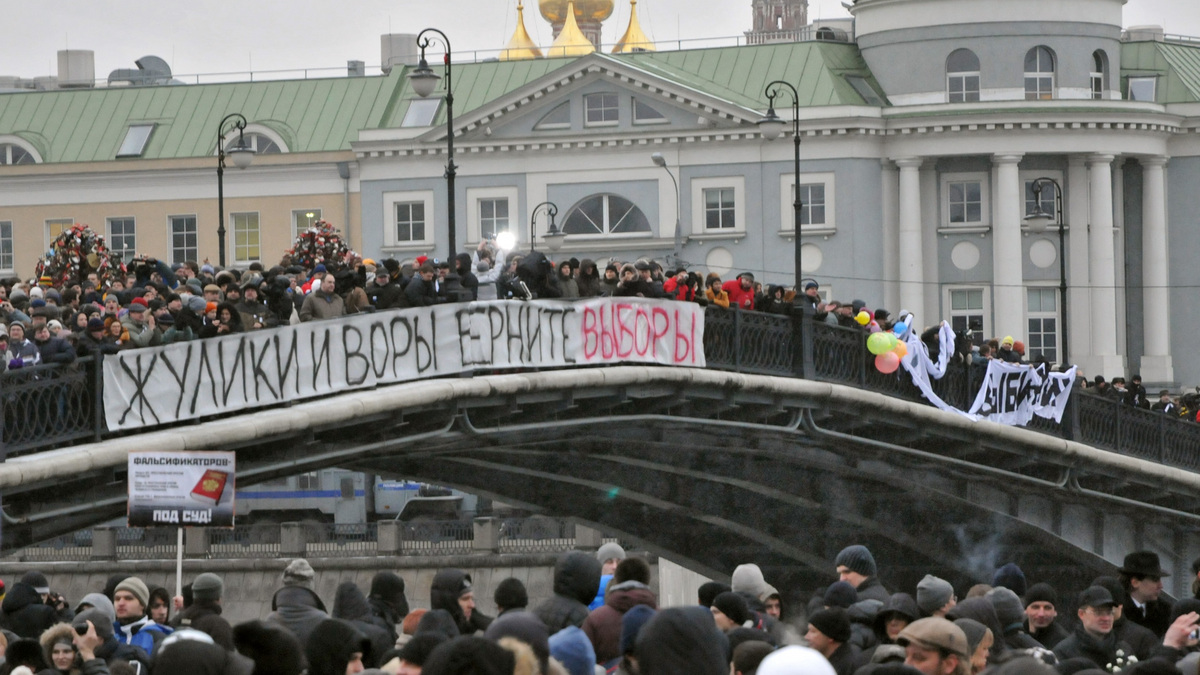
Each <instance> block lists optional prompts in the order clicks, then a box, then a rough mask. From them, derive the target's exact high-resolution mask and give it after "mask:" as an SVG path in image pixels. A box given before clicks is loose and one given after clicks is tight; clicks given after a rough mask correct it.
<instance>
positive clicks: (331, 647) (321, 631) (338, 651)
mask: <svg viewBox="0 0 1200 675" xmlns="http://www.w3.org/2000/svg"><path fill="white" fill-rule="evenodd" d="M370 650H371V641H370V640H368V639H367V638H366V637H365V636H364V635H363V634H362V633H360V632H358V630H356V629H355V628H354V626H352V625H351V624H349V623H347V622H345V621H341V620H339V619H325V620H324V621H322V622H321V623H319V624H317V625H316V627H315V628H314V629H313V632H312V635H311V636H310V637H309V639H308V642H307V643H306V644H305V646H304V655H305V656H306V657H307V658H308V675H345V673H346V664H347V663H349V662H350V656H351V655H353V654H354V652H361V653H362V654H363V655H364V657H365V656H366V655H367V654H368V653H369V652H370Z"/></svg>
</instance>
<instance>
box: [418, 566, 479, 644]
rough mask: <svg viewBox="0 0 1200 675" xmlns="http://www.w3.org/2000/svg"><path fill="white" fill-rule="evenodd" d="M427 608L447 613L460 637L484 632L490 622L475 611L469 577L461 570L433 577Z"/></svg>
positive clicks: (473, 592)
mask: <svg viewBox="0 0 1200 675" xmlns="http://www.w3.org/2000/svg"><path fill="white" fill-rule="evenodd" d="M429 606H430V608H431V609H441V610H445V611H446V612H448V613H449V614H450V616H451V617H452V618H453V619H454V623H455V625H456V626H457V627H458V631H459V633H460V634H462V635H474V634H475V633H476V632H477V631H485V630H487V627H488V624H490V623H491V622H492V619H491V617H488V616H485V615H484V614H483V613H482V612H479V611H477V610H476V609H475V589H474V587H473V586H472V585H471V575H469V574H467V573H466V572H463V571H462V570H458V569H444V570H440V571H438V573H437V574H435V575H434V577H433V583H432V584H431V585H430V588H429Z"/></svg>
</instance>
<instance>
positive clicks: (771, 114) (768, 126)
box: [758, 80, 804, 297]
mask: <svg viewBox="0 0 1200 675" xmlns="http://www.w3.org/2000/svg"><path fill="white" fill-rule="evenodd" d="M784 90H787V91H788V92H789V93H790V94H791V96H792V145H793V146H794V147H795V165H796V166H795V172H796V173H795V177H796V178H795V180H794V181H793V183H792V185H793V190H794V192H795V194H794V195H793V197H794V199H793V200H792V209H793V211H794V217H795V221H796V222H795V224H794V227H795V235H796V236H795V239H794V240H793V243H794V245H795V246H794V249H795V250H794V251H793V254H794V255H795V258H796V261H795V272H796V284H795V286H796V295H797V297H799V295H800V294H801V293H802V292H803V289H802V287H801V285H802V284H803V279H801V277H802V276H803V274H802V273H801V267H802V264H801V259H800V211H801V209H802V208H803V207H804V205H803V204H802V203H801V202H800V94H799V93H798V92H797V91H796V88H795V87H793V86H792V85H791V84H789V83H787V82H784V81H783V80H775V81H774V82H771V83H770V84H768V85H767V89H766V96H767V116H766V117H764V118H762V119H761V120H759V121H758V130H759V131H760V132H761V133H762V136H763V138H765V139H767V140H768V141H773V140H775V139H776V138H779V137H780V136H781V135H783V130H784V128H785V127H786V126H787V125H786V123H785V122H784V121H783V120H782V119H780V117H779V115H776V114H775V97H776V96H779V94H780V92H782V91H784Z"/></svg>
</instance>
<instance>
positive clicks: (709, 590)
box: [696, 581, 733, 608]
mask: <svg viewBox="0 0 1200 675" xmlns="http://www.w3.org/2000/svg"><path fill="white" fill-rule="evenodd" d="M732 590H733V589H732V588H730V586H729V584H723V583H721V582H719V581H708V582H705V583H703V584H700V588H698V589H696V596H697V601H698V602H699V603H700V606H701V607H705V608H708V607H712V604H713V600H715V599H716V597H717V596H718V595H720V594H722V593H724V592H725V591H732Z"/></svg>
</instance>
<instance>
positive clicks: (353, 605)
mask: <svg viewBox="0 0 1200 675" xmlns="http://www.w3.org/2000/svg"><path fill="white" fill-rule="evenodd" d="M332 615H333V618H335V619H341V620H342V621H345V622H346V623H348V624H350V625H351V626H353V627H354V629H355V630H357V631H358V632H360V633H362V634H363V635H364V636H365V637H366V638H367V640H369V641H370V643H371V648H370V650H369V651H367V652H364V653H363V665H364V666H366V667H368V668H374V667H376V666H379V665H380V663H379V657H381V656H383V654H384V652H386V651H388V650H389V649H391V648H392V647H393V645H395V644H396V639H395V638H393V637H391V632H390V631H389V630H388V628H389V626H388V625H387V624H385V623H384V621H383V619H380V618H379V617H376V616H375V615H374V614H372V613H371V605H370V603H368V602H367V597H366V596H365V595H363V592H362V590H361V589H360V588H359V587H358V585H357V584H355V583H354V582H353V581H343V582H342V583H340V584H338V587H337V592H336V594H335V595H334V598H333V612H332ZM391 628H392V629H393V630H394V629H395V626H394V625H393V626H391Z"/></svg>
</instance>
